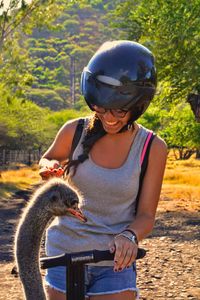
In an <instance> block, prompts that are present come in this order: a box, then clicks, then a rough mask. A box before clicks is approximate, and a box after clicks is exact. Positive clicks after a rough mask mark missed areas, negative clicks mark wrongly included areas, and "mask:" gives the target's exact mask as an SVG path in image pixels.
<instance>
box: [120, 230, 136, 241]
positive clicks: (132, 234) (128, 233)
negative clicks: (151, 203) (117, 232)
mask: <svg viewBox="0 0 200 300" xmlns="http://www.w3.org/2000/svg"><path fill="white" fill-rule="evenodd" d="M122 233H125V235H126V237H127V238H128V239H129V240H130V241H132V242H133V243H136V244H137V245H138V239H137V236H136V234H135V232H134V231H133V230H131V229H125V230H124V231H122Z"/></svg>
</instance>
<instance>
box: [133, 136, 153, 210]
mask: <svg viewBox="0 0 200 300" xmlns="http://www.w3.org/2000/svg"><path fill="white" fill-rule="evenodd" d="M155 136H156V134H155V133H154V132H153V134H152V135H151V137H150V139H149V141H148V145H147V148H146V152H145V154H144V159H143V161H142V165H141V173H140V179H139V189H138V194H137V197H136V206H135V213H137V208H138V202H139V198H140V193H141V190H142V183H143V179H144V176H145V173H146V170H147V166H148V160H149V152H150V149H151V144H152V141H153V139H154V137H155ZM147 138H148V136H147ZM145 143H146V141H145Z"/></svg>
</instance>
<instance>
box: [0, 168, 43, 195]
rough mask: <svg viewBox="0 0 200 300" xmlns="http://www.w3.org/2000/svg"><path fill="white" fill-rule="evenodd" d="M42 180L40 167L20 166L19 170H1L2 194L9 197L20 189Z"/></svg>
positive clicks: (0, 183) (0, 192)
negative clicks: (39, 173)
mask: <svg viewBox="0 0 200 300" xmlns="http://www.w3.org/2000/svg"><path fill="white" fill-rule="evenodd" d="M39 180H40V176H39V175H38V167H37V166H32V167H25V166H24V167H20V168H19V169H18V170H7V171H3V172H1V177H0V196H1V197H8V196H10V194H12V193H14V192H15V191H17V190H19V189H26V188H28V187H30V185H32V184H34V183H37V182H38V181H39Z"/></svg>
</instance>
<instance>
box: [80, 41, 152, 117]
mask: <svg viewBox="0 0 200 300" xmlns="http://www.w3.org/2000/svg"><path fill="white" fill-rule="evenodd" d="M81 90H82V94H83V96H84V98H85V101H86V102H87V104H88V106H89V107H90V108H91V109H92V106H93V105H97V106H100V107H103V108H105V109H126V110H131V111H132V114H133V116H132V118H131V119H132V121H134V120H136V119H137V118H139V117H140V115H142V113H143V112H144V111H145V110H146V109H147V107H148V105H149V104H150V102H151V100H152V99H153V96H154V94H155V90H156V70H155V66H154V57H153V55H152V53H151V52H150V51H149V50H148V49H147V48H146V47H144V46H142V45H140V44H138V43H136V42H132V41H111V42H106V43H104V44H103V45H102V46H101V47H100V48H99V50H98V51H97V52H96V53H95V54H94V56H93V57H92V58H91V60H90V61H89V63H88V65H87V67H85V68H84V70H83V73H82V76H81Z"/></svg>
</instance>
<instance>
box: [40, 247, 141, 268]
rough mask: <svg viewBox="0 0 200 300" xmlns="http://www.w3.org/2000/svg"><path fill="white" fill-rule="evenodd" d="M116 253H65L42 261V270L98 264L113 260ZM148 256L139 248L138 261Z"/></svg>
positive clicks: (97, 251)
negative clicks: (71, 265) (70, 265)
mask: <svg viewBox="0 0 200 300" xmlns="http://www.w3.org/2000/svg"><path fill="white" fill-rule="evenodd" d="M114 255H115V254H114V253H110V251H109V250H105V251H101V250H91V251H84V252H76V253H64V254H62V255H59V256H52V257H43V258H41V259H40V266H41V269H47V268H53V267H57V266H68V265H69V264H78V263H79V264H86V263H92V262H93V263H97V262H100V261H104V260H113V259H114ZM145 255H146V250H145V249H142V248H138V253H137V257H136V259H140V258H143V257H144V256H145Z"/></svg>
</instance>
